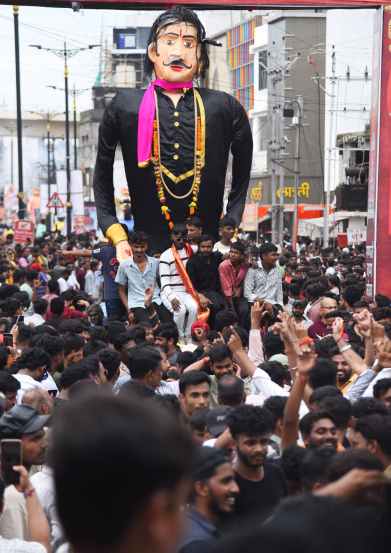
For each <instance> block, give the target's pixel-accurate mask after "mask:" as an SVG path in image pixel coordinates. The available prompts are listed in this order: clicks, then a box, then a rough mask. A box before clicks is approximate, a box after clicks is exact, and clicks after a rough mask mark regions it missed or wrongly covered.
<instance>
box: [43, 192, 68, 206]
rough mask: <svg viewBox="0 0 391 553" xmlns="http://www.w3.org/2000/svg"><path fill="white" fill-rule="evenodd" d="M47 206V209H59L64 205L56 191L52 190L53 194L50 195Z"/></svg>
mask: <svg viewBox="0 0 391 553" xmlns="http://www.w3.org/2000/svg"><path fill="white" fill-rule="evenodd" d="M47 207H48V209H55V208H59V209H61V208H63V207H65V206H64V204H63V201H62V199H61V198H60V196H59V194H58V192H53V194H52V195H51V196H50V198H49V201H48V205H47Z"/></svg>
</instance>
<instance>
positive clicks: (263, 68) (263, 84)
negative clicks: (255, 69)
mask: <svg viewBox="0 0 391 553" xmlns="http://www.w3.org/2000/svg"><path fill="white" fill-rule="evenodd" d="M258 56H259V57H258V65H259V79H258V89H259V90H263V89H264V88H267V51H266V50H262V51H261V52H259V54H258Z"/></svg>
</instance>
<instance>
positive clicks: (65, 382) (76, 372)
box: [59, 363, 88, 390]
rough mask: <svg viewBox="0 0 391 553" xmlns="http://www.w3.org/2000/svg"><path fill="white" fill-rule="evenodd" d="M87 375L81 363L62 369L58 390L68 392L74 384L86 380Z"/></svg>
mask: <svg viewBox="0 0 391 553" xmlns="http://www.w3.org/2000/svg"><path fill="white" fill-rule="evenodd" d="M87 375H88V373H87V371H86V369H85V367H84V366H83V365H82V364H81V363H74V364H73V365H69V367H67V368H66V369H64V370H63V372H62V373H61V376H60V381H59V388H60V390H68V389H69V388H70V387H71V386H72V384H74V383H75V382H79V380H84V379H85V378H87Z"/></svg>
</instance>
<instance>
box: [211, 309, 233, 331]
mask: <svg viewBox="0 0 391 553" xmlns="http://www.w3.org/2000/svg"><path fill="white" fill-rule="evenodd" d="M237 322H238V317H237V315H236V313H234V312H233V311H231V310H230V309H222V310H221V311H219V312H218V313H216V317H215V329H216V330H217V331H221V330H223V328H226V327H227V326H231V325H234V324H236V323H237Z"/></svg>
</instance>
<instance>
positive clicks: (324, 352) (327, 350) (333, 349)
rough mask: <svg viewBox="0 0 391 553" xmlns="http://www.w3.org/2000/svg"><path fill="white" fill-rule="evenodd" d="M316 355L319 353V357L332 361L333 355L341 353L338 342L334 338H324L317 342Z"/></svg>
mask: <svg viewBox="0 0 391 553" xmlns="http://www.w3.org/2000/svg"><path fill="white" fill-rule="evenodd" d="M315 353H317V355H318V357H323V358H324V359H331V358H332V357H333V355H337V354H338V353H339V349H338V346H337V342H336V341H335V340H334V338H333V337H332V336H324V337H323V338H321V339H320V340H316V342H315Z"/></svg>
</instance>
